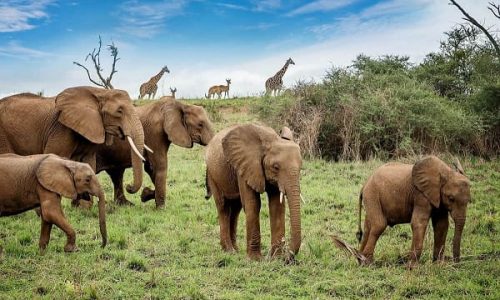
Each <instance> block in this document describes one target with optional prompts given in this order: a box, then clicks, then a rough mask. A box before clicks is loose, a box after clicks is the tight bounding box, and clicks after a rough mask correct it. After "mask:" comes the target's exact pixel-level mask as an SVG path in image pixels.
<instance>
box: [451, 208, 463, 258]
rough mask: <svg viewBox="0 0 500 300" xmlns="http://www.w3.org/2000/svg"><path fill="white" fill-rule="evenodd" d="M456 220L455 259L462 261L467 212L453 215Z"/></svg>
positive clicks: (454, 236) (454, 237)
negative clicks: (461, 245) (461, 249)
mask: <svg viewBox="0 0 500 300" xmlns="http://www.w3.org/2000/svg"><path fill="white" fill-rule="evenodd" d="M452 217H453V221H454V222H455V234H454V235H453V260H454V261H455V262H459V261H460V243H461V242H462V232H463V230H464V225H465V219H466V217H465V214H463V215H459V216H452Z"/></svg>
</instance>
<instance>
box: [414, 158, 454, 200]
mask: <svg viewBox="0 0 500 300" xmlns="http://www.w3.org/2000/svg"><path fill="white" fill-rule="evenodd" d="M446 167H447V166H446V164H445V163H444V162H443V161H442V160H440V159H439V158H437V157H435V156H429V157H426V158H424V159H422V160H420V161H418V162H417V163H416V164H415V165H414V166H413V170H412V180H413V184H414V185H415V187H416V188H417V190H419V191H420V192H421V193H422V194H424V196H425V198H427V200H429V202H430V203H431V204H432V205H433V206H434V207H436V208H437V207H439V205H440V203H441V187H442V186H443V184H444V181H445V174H444V170H445V169H446Z"/></svg>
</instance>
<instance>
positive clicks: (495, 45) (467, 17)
mask: <svg viewBox="0 0 500 300" xmlns="http://www.w3.org/2000/svg"><path fill="white" fill-rule="evenodd" d="M450 1H451V4H452V5H454V6H456V7H457V8H458V10H460V12H462V14H463V15H464V16H465V17H464V18H463V19H464V20H465V21H467V22H469V23H471V24H473V25H474V26H476V27H477V28H479V29H480V30H481V31H482V32H483V33H484V34H485V35H486V37H487V38H488V40H489V41H490V42H491V44H492V45H493V48H495V52H496V55H497V58H498V59H499V60H500V47H499V46H498V43H497V41H496V40H495V38H494V37H493V36H492V35H491V34H490V33H489V32H488V30H487V29H486V28H484V26H483V25H481V24H480V23H479V22H478V21H476V19H474V18H473V17H472V16H471V15H469V14H468V13H467V12H466V11H465V10H464V9H463V8H462V7H461V6H460V5H459V4H458V3H457V2H456V1H455V0H450ZM490 4H491V3H490ZM493 7H495V6H494V5H493ZM493 14H495V13H493ZM495 16H496V15H495Z"/></svg>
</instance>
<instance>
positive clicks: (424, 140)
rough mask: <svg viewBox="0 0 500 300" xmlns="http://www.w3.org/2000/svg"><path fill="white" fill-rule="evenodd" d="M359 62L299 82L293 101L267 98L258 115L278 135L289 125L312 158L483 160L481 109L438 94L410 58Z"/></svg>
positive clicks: (305, 151)
mask: <svg viewBox="0 0 500 300" xmlns="http://www.w3.org/2000/svg"><path fill="white" fill-rule="evenodd" d="M358 59H361V60H362V61H361V62H358V61H355V64H354V65H353V66H351V67H349V68H331V69H330V70H328V71H327V74H326V76H325V78H324V80H323V82H321V83H311V82H309V83H305V82H299V83H298V84H297V85H296V86H295V88H294V94H293V95H292V96H284V97H278V98H273V99H267V98H265V99H263V101H262V102H261V103H259V104H258V105H257V107H256V111H257V112H258V113H259V116H260V117H261V118H262V119H263V120H264V121H265V122H267V123H269V124H271V125H272V126H274V127H276V129H279V127H280V126H282V125H285V124H286V125H288V126H289V127H291V128H292V129H293V130H294V132H295V133H296V134H297V136H296V138H297V141H298V142H299V144H300V145H301V149H302V150H303V152H304V154H305V155H306V156H323V157H328V158H333V159H336V160H358V159H369V158H372V157H381V158H389V157H394V156H406V155H415V154H422V153H430V152H453V153H457V152H465V153H474V154H483V152H484V151H485V150H484V147H481V141H482V138H483V135H484V132H485V130H484V129H485V126H484V122H483V119H482V118H481V116H480V115H479V114H478V113H477V111H475V110H473V109H469V108H467V107H466V106H463V105H461V104H460V103H458V102H454V101H449V100H448V99H447V98H444V97H441V96H438V95H437V94H436V93H435V91H434V90H433V89H432V87H430V86H429V85H427V84H426V83H423V82H420V81H419V80H417V79H416V78H414V77H413V76H412V75H411V73H410V72H409V68H410V66H409V64H406V63H405V62H406V60H405V59H404V58H399V57H390V56H388V57H383V58H381V59H378V60H374V61H371V62H370V59H369V58H367V57H364V56H360V57H358ZM391 61H393V62H391ZM386 65H387V66H389V67H387V68H388V70H389V71H387V72H382V71H381V69H383V68H384V66H386ZM356 66H358V67H356Z"/></svg>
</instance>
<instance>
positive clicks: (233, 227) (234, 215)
mask: <svg viewBox="0 0 500 300" xmlns="http://www.w3.org/2000/svg"><path fill="white" fill-rule="evenodd" d="M240 212H241V200H240V199H236V200H233V201H232V203H231V211H230V215H229V227H230V228H229V233H230V236H231V243H232V244H233V248H234V250H238V246H237V244H236V233H237V228H238V216H239V215H240Z"/></svg>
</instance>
